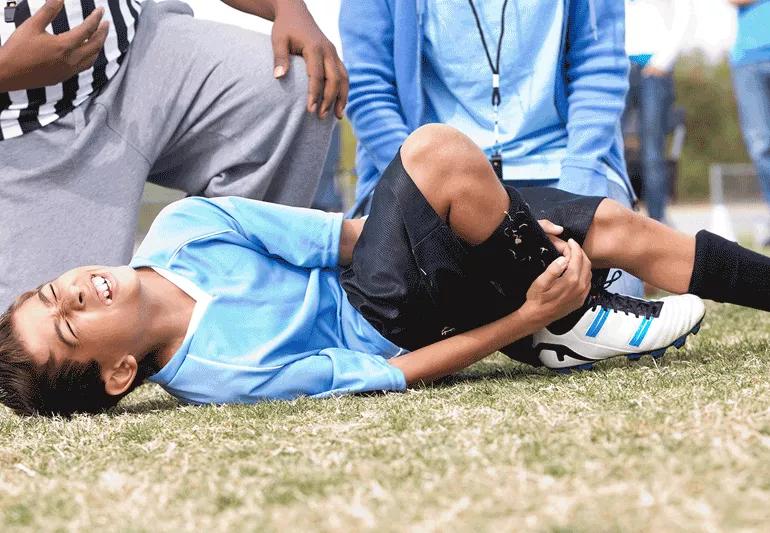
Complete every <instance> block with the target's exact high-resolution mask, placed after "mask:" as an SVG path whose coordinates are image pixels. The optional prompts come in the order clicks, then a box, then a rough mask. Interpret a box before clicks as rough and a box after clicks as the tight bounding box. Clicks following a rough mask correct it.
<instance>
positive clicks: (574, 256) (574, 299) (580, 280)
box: [521, 239, 591, 327]
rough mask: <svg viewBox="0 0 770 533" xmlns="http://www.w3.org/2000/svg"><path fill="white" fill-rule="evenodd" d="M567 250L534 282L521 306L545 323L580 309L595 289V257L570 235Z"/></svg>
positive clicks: (537, 319) (543, 324)
mask: <svg viewBox="0 0 770 533" xmlns="http://www.w3.org/2000/svg"><path fill="white" fill-rule="evenodd" d="M563 254H564V255H563V256H562V257H560V258H558V259H556V260H555V261H553V262H552V263H551V264H550V265H548V268H546V270H545V272H543V273H542V274H541V275H540V276H538V277H537V278H536V279H535V281H534V282H532V285H531V286H530V288H529V290H528V291H527V300H526V302H525V303H524V305H523V306H522V308H521V310H522V312H523V313H525V314H527V315H529V316H532V317H535V320H536V323H539V324H541V325H542V326H543V327H545V326H547V325H548V324H550V323H551V322H554V321H555V320H558V319H560V318H562V317H563V316H566V315H568V314H569V313H571V312H572V311H574V310H576V309H579V308H580V306H582V305H583V302H585V299H586V297H587V296H588V292H589V291H590V290H591V261H590V260H589V259H588V256H586V254H585V252H584V251H583V249H582V248H581V247H580V245H579V244H578V243H577V242H575V241H574V240H573V239H570V240H569V241H567V243H566V248H565V249H564V252H563Z"/></svg>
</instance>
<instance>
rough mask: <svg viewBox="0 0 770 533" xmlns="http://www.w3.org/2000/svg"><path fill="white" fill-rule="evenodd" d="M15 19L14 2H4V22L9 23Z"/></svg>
mask: <svg viewBox="0 0 770 533" xmlns="http://www.w3.org/2000/svg"><path fill="white" fill-rule="evenodd" d="M15 21H16V2H15V0H9V1H8V2H6V3H5V22H7V23H8V24H11V23H13V22H15Z"/></svg>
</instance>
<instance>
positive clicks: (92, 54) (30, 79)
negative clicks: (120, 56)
mask: <svg viewBox="0 0 770 533" xmlns="http://www.w3.org/2000/svg"><path fill="white" fill-rule="evenodd" d="M63 7H64V0H48V1H47V2H46V3H45V4H44V5H43V6H42V7H41V8H40V9H38V10H37V11H36V12H35V13H34V14H33V15H32V16H31V17H30V18H29V19H27V20H26V21H24V23H23V24H21V25H20V26H19V27H18V28H17V29H16V31H15V32H14V33H13V34H12V35H11V37H10V38H9V39H8V41H7V42H5V43H4V44H3V46H2V48H0V91H3V92H7V91H15V90H24V89H34V88H37V87H45V86H49V85H56V84H57V83H61V82H63V81H65V80H67V79H69V78H71V77H72V76H74V75H76V74H78V73H79V72H82V71H84V70H86V69H89V68H91V67H92V66H93V64H94V62H96V59H97V57H99V52H100V51H101V49H102V47H103V46H104V41H105V39H107V33H108V30H109V23H107V22H101V20H102V16H103V15H104V10H103V9H102V8H99V9H96V10H95V11H93V12H92V13H91V14H90V15H89V16H88V17H87V18H86V19H85V20H84V21H83V23H82V24H80V25H79V26H76V27H74V28H73V29H71V30H70V31H68V32H65V33H61V34H59V35H51V34H50V33H48V32H47V31H46V27H47V26H48V25H49V24H51V23H52V22H53V21H54V19H55V18H56V16H57V15H58V14H59V12H60V11H61V10H62V8H63ZM100 22H101V23H100Z"/></svg>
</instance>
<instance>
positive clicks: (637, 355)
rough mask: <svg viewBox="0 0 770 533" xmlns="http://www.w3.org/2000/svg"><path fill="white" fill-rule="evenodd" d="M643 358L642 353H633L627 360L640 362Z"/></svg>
mask: <svg viewBox="0 0 770 533" xmlns="http://www.w3.org/2000/svg"><path fill="white" fill-rule="evenodd" d="M641 358H642V354H640V353H632V354H628V355H627V356H626V359H628V360H629V361H638V360H639V359H641Z"/></svg>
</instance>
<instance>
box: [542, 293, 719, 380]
mask: <svg viewBox="0 0 770 533" xmlns="http://www.w3.org/2000/svg"><path fill="white" fill-rule="evenodd" d="M705 312H706V309H705V306H704V305H703V300H701V299H700V298H698V297H697V296H694V295H692V294H683V295H679V296H669V297H666V298H663V299H662V300H640V299H638V298H631V297H630V296H622V295H618V294H612V293H609V292H606V291H604V290H601V291H599V292H598V293H597V294H593V295H591V296H590V297H589V301H588V303H587V309H586V311H585V313H584V314H583V316H582V317H581V318H580V320H578V322H577V324H575V326H573V327H572V328H571V329H570V330H568V331H565V332H555V333H554V332H553V331H551V330H549V328H548V327H546V328H543V329H542V330H540V331H539V332H537V333H535V335H534V349H535V350H536V352H537V353H538V354H539V357H540V361H541V362H542V363H543V364H544V365H545V366H546V367H548V368H551V369H554V370H557V371H562V372H569V371H571V370H589V369H591V368H592V367H593V364H594V363H595V362H597V361H602V360H604V359H609V358H611V357H617V356H621V355H625V356H626V357H628V358H629V359H632V360H636V359H639V358H640V357H642V356H643V355H647V354H649V355H651V356H652V357H655V358H658V357H660V356H662V355H663V354H664V353H665V351H666V350H667V349H668V348H670V347H671V346H675V347H676V348H681V347H682V346H684V343H685V339H686V338H687V336H688V335H690V334H695V333H697V332H698V330H699V329H700V324H701V321H702V320H703V316H704V314H705ZM551 329H553V328H551Z"/></svg>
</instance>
